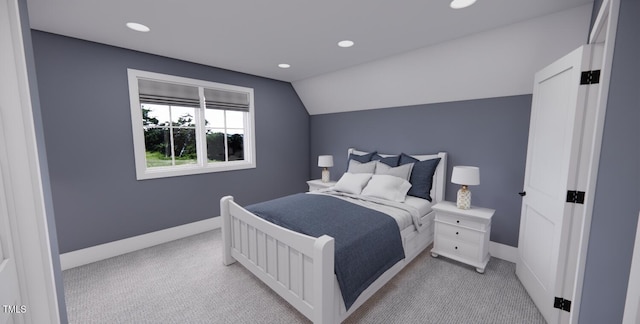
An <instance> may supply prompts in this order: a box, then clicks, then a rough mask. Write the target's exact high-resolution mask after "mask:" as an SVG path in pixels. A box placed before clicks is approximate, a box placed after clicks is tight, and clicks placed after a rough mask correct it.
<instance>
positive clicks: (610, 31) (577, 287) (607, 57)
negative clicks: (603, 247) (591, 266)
mask: <svg viewBox="0 0 640 324" xmlns="http://www.w3.org/2000/svg"><path fill="white" fill-rule="evenodd" d="M619 11H620V0H604V1H603V2H602V4H601V5H600V10H599V12H598V15H597V17H596V21H595V22H594V25H593V28H592V31H591V34H590V35H589V44H593V45H596V46H592V47H593V48H598V46H597V45H603V46H602V47H603V50H602V53H601V54H599V55H596V56H595V59H601V60H602V61H601V62H594V61H595V60H594V61H592V62H591V63H592V68H593V67H594V66H595V67H596V68H597V67H599V68H600V69H601V71H602V72H601V74H600V84H599V87H600V89H599V91H598V94H597V99H596V100H597V101H596V109H595V121H594V122H593V124H594V127H593V129H592V132H591V134H590V135H591V136H590V137H589V138H587V137H584V138H583V141H588V140H590V141H591V142H590V143H589V142H587V143H585V145H583V149H584V148H585V147H587V146H589V145H590V147H589V149H590V150H591V152H590V153H591V154H590V155H589V156H588V159H584V160H582V162H581V166H580V168H582V167H583V165H582V164H587V167H586V173H587V174H586V175H582V176H581V177H580V179H579V185H578V188H580V187H581V183H582V182H584V181H586V186H585V187H584V188H585V193H586V196H585V205H584V208H583V213H582V215H574V216H575V217H582V218H583V219H584V221H583V226H582V229H581V232H580V235H579V239H578V240H579V243H578V246H579V251H578V259H577V264H576V273H575V277H574V278H566V279H565V280H572V279H573V280H574V284H573V293H572V294H571V295H572V296H573V297H572V298H573V300H572V303H571V313H570V314H569V316H570V318H569V321H568V322H569V323H572V324H575V323H578V322H579V320H580V318H579V316H580V306H581V301H582V288H583V284H584V272H585V266H586V262H587V249H588V247H589V236H590V233H591V218H592V214H593V203H594V198H595V191H596V181H597V179H598V168H599V164H600V151H601V144H602V134H603V131H604V119H605V114H606V110H607V100H608V96H609V82H610V79H611V68H612V66H613V52H614V48H615V39H616V31H617V26H618V14H619ZM589 100H591V99H589ZM586 134H588V133H586ZM563 315H565V314H563ZM565 316H566V315H565ZM562 322H563V323H565V322H567V321H566V318H564V317H563V318H562Z"/></svg>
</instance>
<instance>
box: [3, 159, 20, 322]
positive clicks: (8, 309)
mask: <svg viewBox="0 0 640 324" xmlns="http://www.w3.org/2000/svg"><path fill="white" fill-rule="evenodd" d="M3 183H4V182H3V178H2V170H0V324H14V323H22V316H20V314H21V313H23V312H25V311H26V309H25V308H24V306H22V304H21V302H20V292H19V290H18V275H17V273H16V262H15V259H14V258H13V250H12V244H11V231H10V230H9V213H8V211H7V204H6V202H7V199H6V196H5V194H4V184H3Z"/></svg>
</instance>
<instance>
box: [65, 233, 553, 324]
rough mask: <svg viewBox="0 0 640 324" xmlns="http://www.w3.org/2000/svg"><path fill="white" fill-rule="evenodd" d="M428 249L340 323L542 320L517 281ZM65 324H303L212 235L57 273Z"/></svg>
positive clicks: (495, 268) (499, 265) (501, 266)
mask: <svg viewBox="0 0 640 324" xmlns="http://www.w3.org/2000/svg"><path fill="white" fill-rule="evenodd" d="M429 250H430V248H427V249H426V250H425V251H424V252H423V253H422V254H420V255H419V256H418V257H416V259H415V260H414V261H413V262H411V264H409V265H408V266H407V267H406V268H405V269H404V270H402V271H401V272H400V273H399V274H398V275H397V276H396V277H395V278H393V279H392V280H391V281H390V282H389V283H387V285H385V286H384V287H383V288H382V289H381V290H380V291H378V292H377V293H376V294H375V295H374V296H373V297H372V298H371V299H370V300H368V301H367V302H366V303H365V304H364V305H362V306H361V307H360V308H359V309H358V310H357V311H356V312H354V314H352V315H351V316H350V317H349V318H348V319H347V320H346V322H345V323H456V324H457V323H510V324H513V323H528V324H530V323H545V321H544V319H543V317H542V315H541V314H540V312H539V311H538V309H537V308H536V307H535V305H534V304H533V301H532V300H531V298H530V297H529V295H527V292H526V291H525V290H524V288H523V287H522V284H521V283H520V281H519V280H518V279H517V278H516V275H515V264H513V263H510V262H507V261H503V260H500V259H496V258H492V259H491V261H490V262H489V264H488V265H487V268H486V271H485V273H484V274H479V273H476V271H475V270H474V268H472V267H469V266H466V265H463V264H460V263H457V262H455V261H450V260H447V259H446V258H443V257H439V258H432V257H431V255H430V253H429V252H428V251H429ZM63 278H64V288H65V298H66V304H67V312H68V317H69V322H70V323H82V324H85V323H110V324H111V323H309V322H310V321H308V320H307V319H306V318H305V317H304V316H302V315H301V314H300V313H298V312H297V311H296V310H295V309H294V308H293V307H291V306H290V305H289V304H288V303H287V302H286V301H285V300H284V299H282V298H280V297H279V296H278V295H276V294H275V293H274V292H272V291H271V289H270V288H269V287H267V286H266V285H265V284H263V283H262V282H261V281H260V280H258V279H257V278H256V277H254V276H253V275H252V274H251V273H250V272H249V271H247V270H246V269H244V267H242V266H241V265H239V264H237V263H236V264H233V265H231V266H228V267H226V266H224V265H222V241H221V233H220V230H213V231H209V232H205V233H202V234H198V235H194V236H191V237H187V238H184V239H180V240H176V241H173V242H169V243H165V244H161V245H158V246H154V247H151V248H147V249H143V250H140V251H136V252H132V253H128V254H125V255H121V256H117V257H114V258H110V259H107V260H103V261H99V262H95V263H92V264H88V265H85V266H81V267H77V268H73V269H69V270H65V271H64V272H63Z"/></svg>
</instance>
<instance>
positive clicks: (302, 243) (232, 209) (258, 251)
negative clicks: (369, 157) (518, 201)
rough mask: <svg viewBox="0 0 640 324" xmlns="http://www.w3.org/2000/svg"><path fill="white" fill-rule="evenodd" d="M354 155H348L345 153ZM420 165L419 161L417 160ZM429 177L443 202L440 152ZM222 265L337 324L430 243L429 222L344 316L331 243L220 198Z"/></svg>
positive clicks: (405, 235)
mask: <svg viewBox="0 0 640 324" xmlns="http://www.w3.org/2000/svg"><path fill="white" fill-rule="evenodd" d="M352 152H359V151H356V150H354V149H349V153H352ZM421 157H422V158H421V160H422V159H425V158H424V157H425V156H421ZM431 157H432V158H433V157H440V158H441V160H440V163H439V164H438V167H437V168H436V172H435V174H434V176H433V188H432V191H431V193H432V194H431V196H432V197H433V203H436V202H438V201H442V200H443V199H444V191H445V184H446V172H447V154H446V153H443V152H440V153H438V154H433V155H431ZM220 211H221V213H222V240H223V244H224V249H223V262H224V264H225V265H230V264H233V263H234V262H236V261H238V262H240V264H242V265H243V266H244V267H245V268H247V269H248V270H249V271H251V272H252V273H253V274H254V275H255V276H257V277H258V278H260V280H262V281H263V282H264V283H265V284H267V285H268V286H269V287H271V289H273V291H275V292H276V293H277V294H278V295H280V296H281V297H282V298H284V299H285V300H286V301H287V302H289V303H290V304H291V305H292V306H293V307H295V308H296V309H297V310H298V311H300V313H302V314H303V315H304V316H306V317H307V318H309V319H310V320H311V321H313V323H323V324H324V323H340V322H342V321H344V320H345V319H346V318H347V317H348V316H349V315H351V313H353V312H354V311H355V310H356V309H357V308H358V307H360V306H361V305H362V304H363V303H364V302H365V301H366V300H367V299H369V297H371V296H372V295H373V294H374V293H375V292H376V291H378V290H379V289H380V288H382V286H384V284H386V283H387V282H388V281H389V280H390V279H391V278H393V277H394V276H395V275H396V274H397V273H398V272H400V270H402V269H403V268H404V267H405V266H406V265H407V264H408V263H409V262H411V260H413V259H414V258H415V257H416V256H417V255H418V254H419V253H420V252H422V250H424V249H425V248H426V247H427V246H428V245H429V244H431V243H432V242H433V216H434V212H433V211H432V212H430V213H429V214H427V215H426V216H424V217H423V221H422V223H423V225H422V227H423V229H421V230H420V231H416V230H415V229H412V230H404V231H402V243H403V246H404V250H405V259H403V260H401V261H400V262H398V263H397V264H395V265H394V266H393V267H391V268H390V269H389V270H387V271H386V272H385V273H383V274H382V275H381V276H380V277H379V278H378V279H377V280H376V281H374V282H373V283H372V284H371V285H370V286H369V287H368V288H367V289H366V290H365V291H364V292H362V294H361V295H360V296H359V297H358V299H356V301H355V303H354V304H353V305H352V306H351V307H350V308H349V310H348V311H347V310H346V309H345V306H344V302H343V300H342V295H341V293H340V288H339V286H338V282H337V280H336V278H335V274H334V239H333V238H332V237H330V236H327V235H323V236H321V237H319V238H315V237H311V236H307V235H304V234H300V233H297V232H294V231H291V230H288V229H286V228H283V227H280V226H278V225H275V224H273V223H270V222H268V221H265V220H264V219H262V218H260V217H258V216H256V215H254V214H252V213H251V212H249V211H247V210H246V209H244V208H242V207H241V206H240V205H238V204H236V203H235V202H234V201H233V197H231V196H226V197H223V198H222V199H221V200H220Z"/></svg>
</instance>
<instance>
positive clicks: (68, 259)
mask: <svg viewBox="0 0 640 324" xmlns="http://www.w3.org/2000/svg"><path fill="white" fill-rule="evenodd" d="M221 222H222V221H221V220H220V217H213V218H208V219H205V220H201V221H197V222H193V223H189V224H185V225H180V226H175V227H171V228H167V229H164V230H160V231H156V232H151V233H147V234H142V235H138V236H134V237H130V238H126V239H122V240H118V241H114V242H109V243H105V244H100V245H96V246H92V247H88V248H84V249H81V250H76V251H72V252H67V253H64V254H61V255H60V264H61V266H62V270H67V269H71V268H75V267H79V266H82V265H85V264H89V263H93V262H96V261H100V260H105V259H108V258H112V257H115V256H118V255H122V254H126V253H129V252H133V251H137V250H141V249H144V248H148V247H151V246H154V245H158V244H162V243H166V242H170V241H174V240H177V239H181V238H185V237H188V236H191V235H196V234H199V233H203V232H206V231H210V230H213V229H216V228H220V226H221V224H222V223H221Z"/></svg>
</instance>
